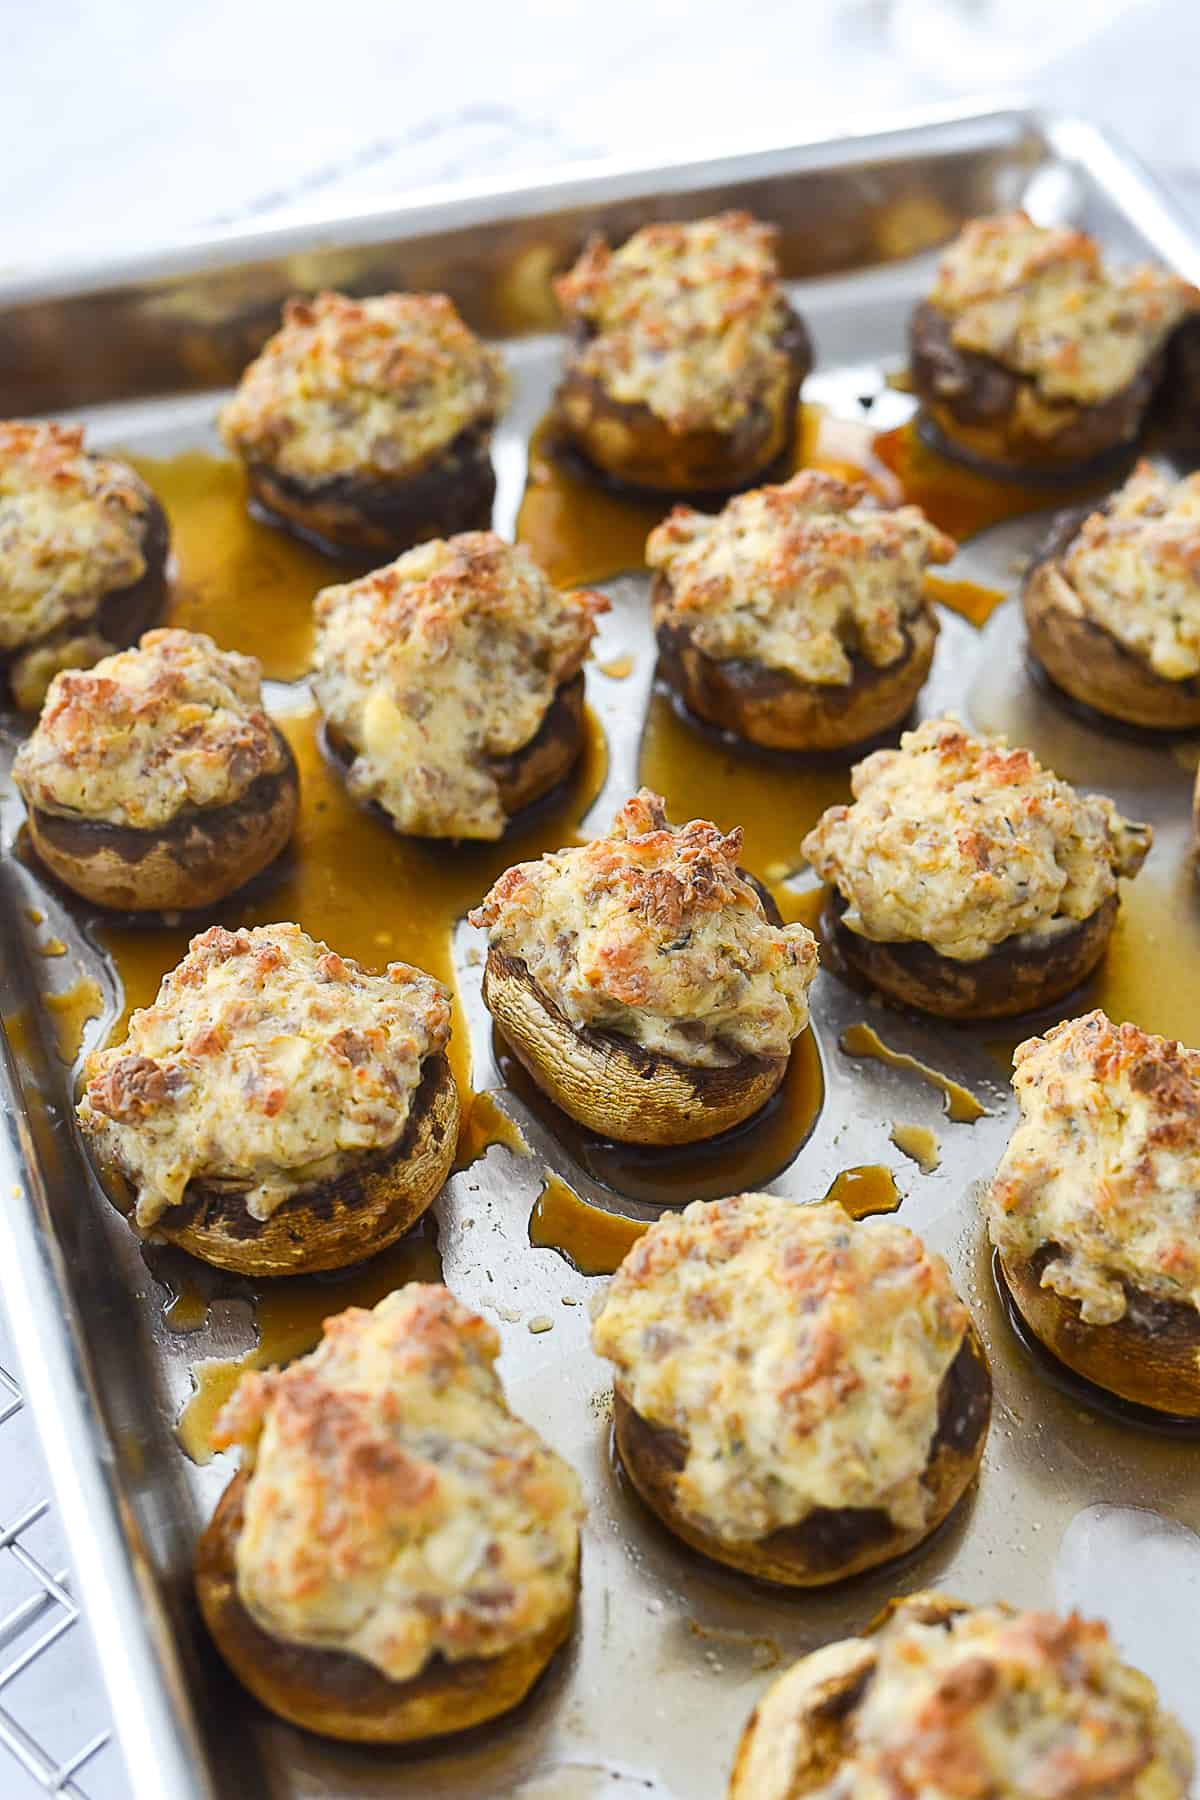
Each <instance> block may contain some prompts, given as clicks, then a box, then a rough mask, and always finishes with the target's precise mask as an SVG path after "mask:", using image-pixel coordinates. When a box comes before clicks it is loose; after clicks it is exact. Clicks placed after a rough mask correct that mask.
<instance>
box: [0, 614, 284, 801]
mask: <svg viewBox="0 0 1200 1800" xmlns="http://www.w3.org/2000/svg"><path fill="white" fill-rule="evenodd" d="M284 760H285V759H284V752H283V749H282V746H281V745H280V742H279V738H278V735H277V734H276V732H275V731H274V729H273V728H272V726H271V722H270V720H269V719H268V718H267V715H266V713H265V712H264V711H263V706H262V688H261V685H260V669H259V665H258V663H257V662H256V661H255V660H254V658H253V657H249V656H238V655H236V654H235V653H234V652H232V651H226V650H218V648H217V646H216V645H215V644H214V643H213V641H212V639H211V638H208V637H204V636H201V635H200V634H198V633H194V632H190V631H148V632H147V633H146V634H145V636H144V637H143V638H142V641H141V643H140V644H139V646H138V648H137V649H136V650H122V651H121V652H120V653H119V654H118V655H115V656H107V657H104V658H103V659H102V660H101V661H100V662H98V663H97V664H96V665H95V667H94V668H92V669H90V670H87V671H86V672H85V671H72V672H68V673H63V674H58V675H56V676H55V677H54V680H53V682H52V683H51V685H50V691H49V693H48V695H47V698H46V703H45V706H44V707H43V710H42V715H41V717H40V719H39V720H38V723H37V727H36V729H35V730H34V732H33V733H32V735H31V736H30V737H29V738H28V739H27V740H26V741H25V743H24V744H22V746H21V748H20V750H19V752H18V753H17V758H16V763H15V765H14V768H13V777H14V780H15V781H16V784H17V786H18V787H19V788H20V790H21V793H22V795H23V797H24V800H25V804H26V805H27V806H30V807H37V808H39V809H40V810H42V811H43V812H50V813H56V814H58V815H60V816H62V817H65V818H71V817H77V818H82V819H91V820H96V821H103V822H105V823H108V824H112V825H126V826H129V827H131V828H132V829H133V830H138V831H147V830H152V829H153V828H154V827H155V826H163V825H167V824H169V823H170V822H171V821H172V820H173V819H175V818H176V817H177V816H178V815H179V814H180V813H181V812H184V811H187V810H191V809H197V808H200V809H206V808H213V807H220V806H229V805H232V804H233V803H234V802H235V801H237V800H240V799H241V798H242V796H243V795H244V794H245V793H246V791H247V789H248V788H250V787H251V786H252V784H253V783H254V782H255V781H257V780H258V778H259V776H260V775H268V774H275V773H278V771H279V770H281V769H282V768H283V766H284Z"/></svg>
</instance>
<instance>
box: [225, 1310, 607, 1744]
mask: <svg viewBox="0 0 1200 1800" xmlns="http://www.w3.org/2000/svg"><path fill="white" fill-rule="evenodd" d="M499 1348H500V1345H499V1339H498V1338H497V1336H496V1334H495V1332H494V1331H493V1330H492V1328H491V1327H490V1326H489V1325H487V1324H485V1322H484V1321H483V1320H482V1319H480V1318H479V1317H478V1316H477V1315H475V1314H474V1313H471V1312H469V1311H468V1310H467V1309H466V1308H465V1307H463V1306H461V1305H460V1304H459V1303H458V1302H457V1301H456V1300H455V1299H454V1298H453V1296H452V1295H450V1294H449V1293H447V1291H446V1290H445V1289H444V1288H440V1287H430V1286H420V1285H413V1286H409V1287H407V1288H404V1289H400V1290H398V1291H397V1292H395V1293H393V1294H390V1295H389V1296H388V1297H387V1298H386V1299H385V1300H383V1301H382V1302H380V1304H379V1306H377V1307H376V1308H375V1309H374V1311H373V1312H365V1311H362V1310H360V1309H358V1308H351V1309H350V1310H349V1311H348V1312H345V1313H342V1314H339V1315H338V1316H337V1317H336V1318H333V1319H331V1320H328V1321H327V1322H326V1325H325V1338H324V1341H323V1343H322V1344H321V1345H320V1346H319V1347H318V1349H317V1350H316V1351H314V1352H313V1353H312V1355H310V1356H307V1357H304V1358H302V1359H301V1360H300V1361H299V1362H298V1363H295V1364H293V1365H291V1367H290V1368H288V1369H285V1370H283V1371H278V1370H271V1371H268V1372H267V1373H266V1374H265V1375H257V1374H252V1375H249V1376H247V1377H244V1378H243V1380H242V1383H241V1384H240V1385H239V1388H238V1390H237V1392H236V1393H235V1395H234V1397H233V1399H232V1400H231V1401H230V1402H229V1404H228V1405H227V1406H226V1408H225V1409H224V1411H223V1412H222V1414H221V1416H220V1418H219V1419H218V1422H217V1427H216V1431H215V1433H214V1444H215V1445H216V1447H218V1448H226V1447H228V1446H229V1445H231V1444H234V1443H237V1444H240V1445H241V1447H242V1456H243V1467H242V1470H241V1473H240V1474H238V1475H237V1476H235V1478H234V1479H233V1481H232V1482H231V1483H230V1485H229V1486H228V1487H227V1488H226V1490H225V1493H224V1495H223V1496H222V1499H221V1501H220V1503H219V1505H218V1507H217V1510H216V1513H215V1514H214V1516H213V1519H212V1521H211V1523H210V1524H209V1526H208V1528H207V1530H206V1531H205V1533H204V1535H203V1536H202V1538H201V1540H200V1543H199V1546H198V1548H197V1556H196V1585H197V1592H198V1595H199V1599H200V1605H201V1609H202V1611H203V1614H204V1617H205V1620H206V1623H207V1624H208V1627H209V1629H210V1631H211V1632H212V1634H213V1637H214V1639H215V1641H216V1643H217V1647H218V1649H219V1650H220V1651H221V1653H222V1655H223V1656H224V1657H225V1659H226V1661H227V1662H228V1663H229V1665H230V1667H231V1668H232V1669H233V1671H234V1673H235V1674H236V1675H237V1676H238V1678H239V1679H240V1680H241V1681H242V1682H243V1683H244V1685H245V1686H246V1687H247V1688H249V1690H250V1691H251V1692H252V1693H253V1694H255V1695H256V1697H257V1698H258V1699H260V1700H261V1701H262V1702H263V1703H264V1704H265V1705H266V1706H268V1707H270V1708H271V1710H272V1711H274V1712H276V1713H278V1714H280V1715H281V1716H282V1717H283V1718H285V1719H289V1720H290V1721H292V1722H293V1723H294V1724H297V1725H301V1726H304V1727H305V1728H306V1729H308V1730H310V1731H318V1732H321V1733H322V1734H324V1735H326V1736H329V1737H336V1738H343V1739H347V1740H350V1741H357V1742H375V1743H407V1742H412V1741H415V1740H419V1739H423V1738H429V1737H436V1736H441V1735H444V1734H446V1733H448V1732H455V1731H462V1730H465V1729H467V1728H468V1727H470V1726H473V1725H478V1724H481V1723H483V1722H484V1721H486V1720H488V1719H491V1718H494V1717H496V1716H497V1715H498V1714H500V1713H502V1712H506V1711H508V1710H509V1709H510V1708H512V1707H514V1706H516V1705H517V1704H518V1703H519V1701H520V1700H522V1699H523V1698H524V1696H525V1695H526V1693H527V1692H528V1691H529V1689H530V1688H531V1687H532V1685H533V1684H534V1682H535V1681H536V1680H537V1678H538V1676H539V1675H541V1673H542V1672H543V1670H544V1669H545V1667H546V1665H547V1664H548V1663H549V1661H550V1659H551V1658H552V1656H553V1654H554V1652H555V1650H556V1649H557V1648H558V1647H559V1645H560V1644H561V1643H562V1642H563V1641H564V1640H565V1638H566V1637H567V1636H568V1635H569V1632H570V1629H571V1623H572V1619H573V1615H574V1610H575V1604H576V1598H577V1594H578V1587H579V1523H580V1520H581V1518H582V1512H583V1508H582V1503H581V1500H580V1495H579V1486H578V1482H577V1481H576V1479H575V1476H574V1474H573V1472H572V1471H571V1470H570V1469H569V1468H568V1467H567V1465H566V1464H565V1463H563V1462H562V1461H561V1460H560V1459H559V1458H558V1457H557V1456H556V1455H555V1454H554V1453H553V1452H552V1451H551V1450H549V1449H548V1448H547V1447H546V1446H545V1445H544V1444H543V1443H542V1442H541V1440H540V1439H539V1438H538V1436H537V1434H536V1433H535V1432H534V1431H533V1430H532V1429H531V1428H530V1427H529V1426H527V1425H526V1424H524V1423H523V1422H522V1421H521V1420H519V1419H517V1418H515V1417H514V1416H513V1415H512V1414H511V1413H510V1412H509V1410H508V1407H507V1405H506V1403H505V1400H504V1395H503V1392H502V1390H501V1388H500V1384H499V1380H498V1378H497V1376H496V1373H495V1369H494V1363H495V1358H496V1356H497V1354H498V1352H499ZM334 1425H336V1429H335V1428H333V1427H334ZM481 1549H482V1550H485V1551H486V1554H485V1555H482V1554H481Z"/></svg>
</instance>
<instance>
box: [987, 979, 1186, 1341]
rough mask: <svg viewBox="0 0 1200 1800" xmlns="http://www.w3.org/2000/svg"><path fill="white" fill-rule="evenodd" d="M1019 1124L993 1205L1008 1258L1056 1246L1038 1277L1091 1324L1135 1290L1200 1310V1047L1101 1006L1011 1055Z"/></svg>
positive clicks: (995, 1237) (995, 1227) (990, 1211)
mask: <svg viewBox="0 0 1200 1800" xmlns="http://www.w3.org/2000/svg"><path fill="white" fill-rule="evenodd" d="M1013 1060H1014V1062H1015V1064H1016V1073H1015V1074H1014V1076H1013V1089H1014V1092H1015V1093H1016V1096H1017V1099H1018V1101H1019V1103H1020V1107H1021V1121H1020V1124H1019V1125H1018V1126H1017V1129H1016V1130H1015V1132H1014V1133H1013V1135H1012V1138H1011V1140H1010V1142H1009V1145H1008V1148H1007V1150H1006V1151H1005V1152H1004V1156H1003V1159H1002V1160H1001V1163H1000V1167H999V1168H998V1169H997V1171H996V1177H995V1180H994V1181H993V1183H992V1187H991V1191H990V1193H989V1195H988V1198H987V1201H986V1207H985V1210H986V1213H987V1220H988V1229H989V1231H990V1233H991V1237H992V1242H993V1243H994V1244H996V1245H997V1246H998V1248H999V1249H1000V1251H1001V1254H1002V1255H1003V1256H1005V1257H1006V1258H1009V1259H1012V1260H1013V1261H1016V1262H1027V1261H1028V1260H1029V1259H1030V1258H1031V1257H1033V1256H1034V1255H1036V1254H1037V1253H1038V1252H1039V1251H1041V1252H1044V1251H1045V1249H1046V1247H1047V1246H1053V1254H1052V1256H1051V1257H1050V1260H1049V1261H1048V1262H1047V1263H1046V1267H1045V1269H1044V1271H1043V1273H1042V1277H1041V1283H1042V1286H1043V1287H1044V1288H1050V1289H1052V1290H1053V1291H1054V1292H1055V1293H1056V1294H1059V1295H1061V1296H1062V1297H1063V1298H1064V1299H1070V1300H1077V1301H1078V1302H1079V1306H1080V1312H1081V1315H1082V1317H1083V1318H1084V1319H1085V1320H1086V1321H1087V1323H1088V1324H1091V1325H1108V1324H1111V1323H1112V1322H1113V1321H1114V1320H1115V1319H1120V1318H1122V1317H1123V1316H1124V1314H1125V1312H1126V1309H1127V1306H1128V1292H1127V1290H1128V1289H1129V1288H1131V1287H1132V1288H1136V1289H1139V1290H1141V1291H1142V1292H1143V1293H1147V1294H1152V1295H1154V1296H1155V1297H1156V1298H1157V1299H1160V1300H1174V1301H1177V1302H1180V1303H1182V1304H1183V1305H1185V1306H1194V1307H1196V1308H1197V1309H1200V1051H1196V1050H1186V1049H1185V1048H1184V1046H1183V1045H1182V1044H1176V1043H1172V1042H1171V1041H1170V1039H1168V1038H1161V1037H1153V1036H1151V1035H1150V1033H1149V1032H1145V1031H1141V1030H1139V1029H1138V1027H1137V1026H1136V1025H1114V1024H1113V1022H1112V1020H1111V1019H1109V1018H1107V1017H1106V1016H1105V1014H1104V1013H1102V1012H1090V1013H1087V1014H1086V1015H1085V1016H1084V1017H1083V1018H1081V1019H1066V1020H1064V1021H1063V1023H1062V1024H1061V1025H1056V1026H1055V1027H1054V1029H1053V1030H1052V1031H1048V1032H1047V1033H1046V1035H1045V1037H1040V1038H1039V1037H1035V1038H1029V1039H1028V1040H1027V1041H1026V1042H1025V1043H1023V1044H1021V1045H1019V1046H1018V1048H1017V1051H1016V1054H1015V1056H1014V1058H1013Z"/></svg>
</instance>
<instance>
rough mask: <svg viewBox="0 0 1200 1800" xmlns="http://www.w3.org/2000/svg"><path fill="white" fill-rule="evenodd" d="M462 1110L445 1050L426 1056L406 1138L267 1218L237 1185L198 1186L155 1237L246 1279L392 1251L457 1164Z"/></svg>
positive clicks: (163, 1219) (337, 1265)
mask: <svg viewBox="0 0 1200 1800" xmlns="http://www.w3.org/2000/svg"><path fill="white" fill-rule="evenodd" d="M459 1115H460V1105H459V1097H458V1088H457V1086H456V1084H455V1081H454V1077H453V1075H452V1074H451V1072H450V1065H449V1063H448V1062H447V1060H446V1058H445V1056H444V1055H442V1054H440V1053H439V1054H438V1055H436V1056H432V1057H430V1058H429V1059H428V1061H427V1062H426V1064H425V1067H424V1069H423V1070H422V1074H421V1085H420V1087H419V1088H418V1089H417V1092H416V1094H415V1096H414V1098H413V1102H412V1107H411V1110H410V1112H409V1118H408V1124H407V1126H406V1127H405V1131H404V1134H403V1136H402V1137H401V1138H400V1140H399V1142H398V1143H397V1144H395V1145H393V1146H392V1147H391V1148H390V1149H388V1150H386V1151H383V1152H374V1153H372V1154H370V1155H367V1156H364V1157H362V1158H361V1159H360V1160H359V1161H358V1163H356V1164H355V1165H353V1166H351V1167H349V1168H348V1169H346V1170H345V1171H344V1173H342V1174H341V1175H339V1176H337V1177H336V1178H334V1179H332V1180H328V1181H322V1182H318V1183H316V1184H315V1185H314V1186H312V1187H310V1188H307V1189H304V1190H303V1191H301V1192H300V1193H297V1194H295V1195H293V1196H292V1198H291V1199H289V1200H285V1201H284V1202H283V1204H282V1205H281V1206H278V1207H277V1208H276V1209H275V1211H274V1212H272V1214H271V1216H270V1217H269V1218H268V1219H254V1218H251V1216H250V1214H249V1213H248V1212H247V1210H246V1207H245V1204H244V1202H243V1200H242V1198H241V1195H240V1194H239V1193H238V1192H237V1191H236V1190H234V1189H232V1188H229V1189H221V1188H218V1187H216V1186H213V1185H208V1184H205V1183H200V1182H193V1183H192V1184H191V1185H190V1187H189V1188H188V1190H187V1193H186V1196H185V1199H184V1201H183V1203H182V1205H180V1206H177V1207H171V1208H169V1209H168V1210H167V1211H166V1212H165V1213H163V1214H161V1215H160V1216H159V1218H158V1219H157V1220H156V1222H155V1226H154V1230H155V1233H156V1234H157V1235H159V1236H161V1237H164V1238H166V1239H168V1241H169V1242H171V1243H173V1244H178V1245H179V1247H180V1249H181V1250H186V1251H188V1252H189V1254H190V1255H192V1256H196V1257H199V1259H200V1260H201V1262H207V1263H212V1264H213V1265H214V1267H216V1268H218V1269H231V1270H233V1271H235V1272H236V1273H237V1274H239V1275H259V1276H263V1275H269V1276H275V1275H300V1274H313V1273H316V1272H317V1271H318V1270H322V1269H342V1268H347V1267H349V1266H350V1265H351V1264H352V1263H356V1262H362V1261H363V1260H364V1258H366V1257H368V1256H375V1255H377V1254H378V1252H379V1251H380V1250H386V1248H387V1246H388V1245H389V1244H392V1243H394V1242H395V1241H396V1239H397V1238H399V1237H403V1235H404V1233H405V1232H406V1231H408V1230H409V1228H410V1227H411V1226H412V1225H415V1224H416V1222H417V1220H418V1219H419V1218H420V1217H421V1214H422V1213H423V1212H425V1211H426V1210H427V1208H428V1207H429V1206H431V1205H432V1203H433V1201H434V1200H435V1199H436V1198H437V1196H438V1194H439V1193H440V1192H441V1190H442V1187H443V1186H444V1184H445V1181H446V1177H447V1176H448V1175H449V1173H450V1169H451V1165H452V1164H453V1162H454V1153H455V1150H456V1148H457V1145H458V1126H459Z"/></svg>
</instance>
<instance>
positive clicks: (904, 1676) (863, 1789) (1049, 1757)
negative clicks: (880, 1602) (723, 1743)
mask: <svg viewBox="0 0 1200 1800" xmlns="http://www.w3.org/2000/svg"><path fill="white" fill-rule="evenodd" d="M1193 1762H1194V1758H1193V1753H1192V1747H1191V1744H1190V1743H1189V1740H1188V1737H1187V1734H1186V1732H1185V1731H1184V1730H1183V1728H1182V1727H1181V1726H1180V1725H1179V1723H1178V1722H1177V1721H1176V1720H1175V1719H1174V1718H1173V1717H1172V1716H1171V1715H1170V1714H1169V1713H1167V1712H1164V1711H1163V1710H1162V1709H1161V1708H1160V1706H1159V1704H1158V1696H1157V1694H1156V1692H1155V1689H1154V1685H1153V1683H1152V1682H1151V1681H1149V1680H1148V1679H1147V1678H1146V1676H1144V1675H1143V1674H1141V1673H1140V1672H1139V1671H1138V1670H1136V1669H1133V1668H1130V1667H1129V1666H1128V1665H1127V1664H1124V1663H1122V1662H1121V1661H1120V1660H1119V1659H1118V1656H1117V1653H1116V1650H1115V1647H1114V1646H1113V1643H1112V1640H1111V1638H1110V1637H1109V1634H1108V1631H1107V1628H1106V1627H1105V1626H1104V1625H1102V1624H1100V1623H1098V1622H1093V1621H1089V1620H1085V1619H1081V1618H1080V1617H1079V1615H1078V1614H1077V1613H1072V1614H1070V1615H1068V1616H1065V1617H1063V1616H1060V1615H1057V1614H1054V1613H1050V1612H1017V1611H1015V1610H1014V1609H1013V1608H1011V1607H1008V1606H1004V1605H992V1606H980V1607H971V1606H967V1605H964V1604H963V1603H961V1602H959V1601H956V1600H951V1599H949V1598H948V1597H947V1596H946V1595H944V1594H938V1593H933V1592H926V1593H918V1594H910V1595H908V1596H907V1597H906V1598H905V1599H902V1600H896V1601H893V1602H892V1604H891V1606H890V1607H889V1608H888V1609H887V1611H886V1612H885V1613H884V1615H883V1616H882V1618H881V1619H879V1620H877V1621H876V1623H875V1624H874V1625H873V1626H872V1627H871V1628H870V1630H869V1631H868V1633H867V1634H866V1635H865V1636H863V1637H859V1638H849V1639H846V1640H844V1641H842V1642H840V1643H835V1644H827V1645H826V1646H825V1647H824V1648H823V1649H821V1650H816V1651H814V1652H813V1653H812V1654H811V1655H809V1656H806V1657H803V1658H802V1659H801V1660H800V1661H799V1662H798V1663H795V1664H793V1666H792V1667H791V1668H790V1669H788V1670H787V1671H786V1672H785V1673H784V1674H783V1675H781V1676H779V1677H778V1678H777V1679H776V1680H775V1681H774V1682H773V1683H772V1685H771V1686H770V1687H769V1688H768V1689H767V1692H766V1694H765V1695H764V1696H763V1698H762V1700H761V1701H760V1702H759V1704H758V1706H757V1707H756V1709H755V1711H754V1713H753V1714H752V1716H751V1718H750V1721H749V1723H748V1724H747V1726H746V1729H745V1731H744V1732H743V1734H742V1738H741V1742H740V1744H739V1746H738V1753H737V1758H736V1761H735V1763H734V1768H733V1773H732V1776H731V1779H730V1784H729V1800H800V1797H801V1796H803V1795H807V1794H812V1795H824V1796H832V1795H835V1794H836V1795H841V1794H864V1795H867V1794H870V1795H874V1794H876V1793H879V1794H883V1793H888V1794H896V1795H904V1796H906V1797H907V1796H914V1797H915V1796H917V1795H924V1794H933V1793H938V1794H941V1793H947V1794H949V1793H956V1794H957V1793H962V1794H966V1793H971V1794H983V1793H987V1794H989V1795H995V1796H997V1800H1000V1797H1004V1800H1019V1797H1020V1796H1024V1795H1029V1794H1035V1793H1049V1792H1053V1793H1055V1794H1056V1795H1060V1796H1061V1797H1062V1800H1091V1797H1092V1796H1094V1795H1099V1794H1112V1795H1114V1796H1115V1795H1117V1794H1121V1795H1126V1796H1129V1800H1184V1796H1185V1795H1186V1794H1187V1793H1188V1792H1189V1791H1190V1781H1191V1774H1192V1769H1193Z"/></svg>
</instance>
